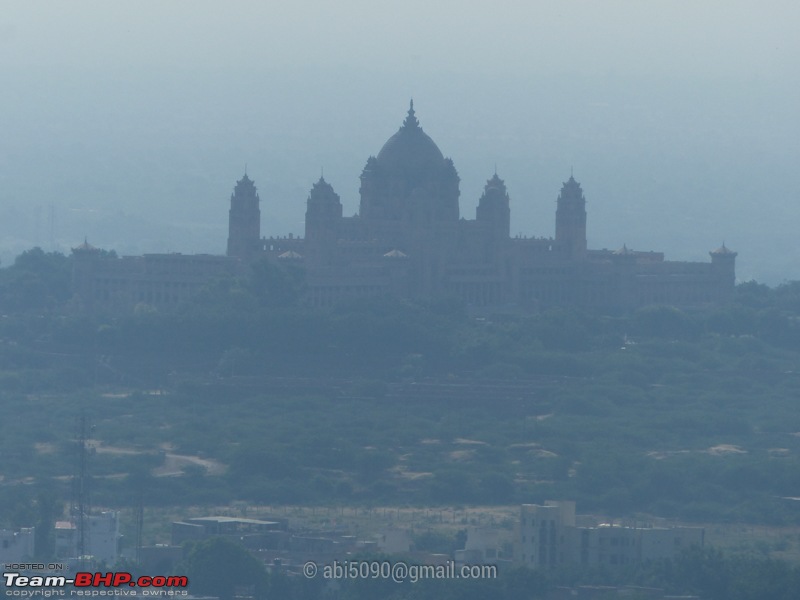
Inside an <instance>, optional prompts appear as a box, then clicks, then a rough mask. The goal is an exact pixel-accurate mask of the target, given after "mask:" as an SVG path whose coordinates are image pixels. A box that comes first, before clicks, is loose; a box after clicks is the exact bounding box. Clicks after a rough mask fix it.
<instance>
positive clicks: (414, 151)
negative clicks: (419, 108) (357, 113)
mask: <svg viewBox="0 0 800 600" xmlns="http://www.w3.org/2000/svg"><path fill="white" fill-rule="evenodd" d="M377 159H378V163H379V164H380V165H381V166H383V167H388V168H390V169H393V168H397V169H402V170H418V169H420V168H423V169H424V168H426V167H430V166H433V167H441V166H442V163H443V161H444V155H443V154H442V151H441V150H439V147H438V146H437V145H436V142H434V141H433V140H432V139H431V138H430V136H428V134H427V133H425V132H424V131H422V127H420V126H419V121H418V120H417V117H416V116H414V101H413V100H412V101H411V108H409V109H408V116H406V120H405V121H403V126H402V127H401V128H400V130H399V131H398V132H397V133H395V134H394V135H393V136H392V137H390V138H389V139H388V140H387V142H386V143H385V144H384V145H383V148H381V151H380V152H378V157H377Z"/></svg>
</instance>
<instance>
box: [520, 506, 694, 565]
mask: <svg viewBox="0 0 800 600" xmlns="http://www.w3.org/2000/svg"><path fill="white" fill-rule="evenodd" d="M704 541H705V530H704V529H703V528H701V527H669V528H666V527H652V526H649V525H645V526H626V525H618V524H613V523H597V524H594V525H577V524H576V517H575V503H574V502H571V501H559V502H554V501H548V502H546V503H545V505H544V506H539V505H535V504H523V505H522V507H521V509H520V523H519V537H518V540H517V548H516V550H515V555H516V562H518V563H520V564H524V565H528V566H531V567H541V568H552V567H557V566H561V565H565V564H579V565H582V566H598V565H606V566H611V567H614V566H621V565H628V564H635V563H640V562H646V561H650V560H659V559H664V558H670V557H674V556H676V555H677V554H679V553H680V552H681V551H683V550H685V549H687V548H689V547H691V546H702V545H703V544H704Z"/></svg>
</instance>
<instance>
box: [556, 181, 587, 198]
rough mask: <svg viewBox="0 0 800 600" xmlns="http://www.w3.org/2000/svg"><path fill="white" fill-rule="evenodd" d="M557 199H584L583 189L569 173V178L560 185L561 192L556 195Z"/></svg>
mask: <svg viewBox="0 0 800 600" xmlns="http://www.w3.org/2000/svg"><path fill="white" fill-rule="evenodd" d="M558 199H559V200H581V201H582V200H584V197H583V190H582V189H581V184H580V183H578V182H577V181H575V178H574V177H573V176H572V175H570V176H569V179H568V180H567V181H565V182H564V185H562V186H561V193H560V194H559V196H558Z"/></svg>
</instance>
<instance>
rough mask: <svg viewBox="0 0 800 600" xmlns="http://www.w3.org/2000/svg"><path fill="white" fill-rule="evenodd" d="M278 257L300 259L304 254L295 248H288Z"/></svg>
mask: <svg viewBox="0 0 800 600" xmlns="http://www.w3.org/2000/svg"><path fill="white" fill-rule="evenodd" d="M278 258H281V259H283V260H299V259H301V258H303V255H302V254H298V253H297V252H295V251H294V250H287V251H286V252H283V253H281V254H278Z"/></svg>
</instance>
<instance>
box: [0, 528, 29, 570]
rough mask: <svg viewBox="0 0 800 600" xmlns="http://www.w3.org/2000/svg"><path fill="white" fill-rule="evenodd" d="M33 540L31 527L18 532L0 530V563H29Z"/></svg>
mask: <svg viewBox="0 0 800 600" xmlns="http://www.w3.org/2000/svg"><path fill="white" fill-rule="evenodd" d="M35 539H36V536H35V529H34V528H33V527H23V528H21V529H19V530H18V531H12V530H10V529H0V563H3V564H10V563H20V562H30V561H31V559H32V558H33V552H34V541H35Z"/></svg>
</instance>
